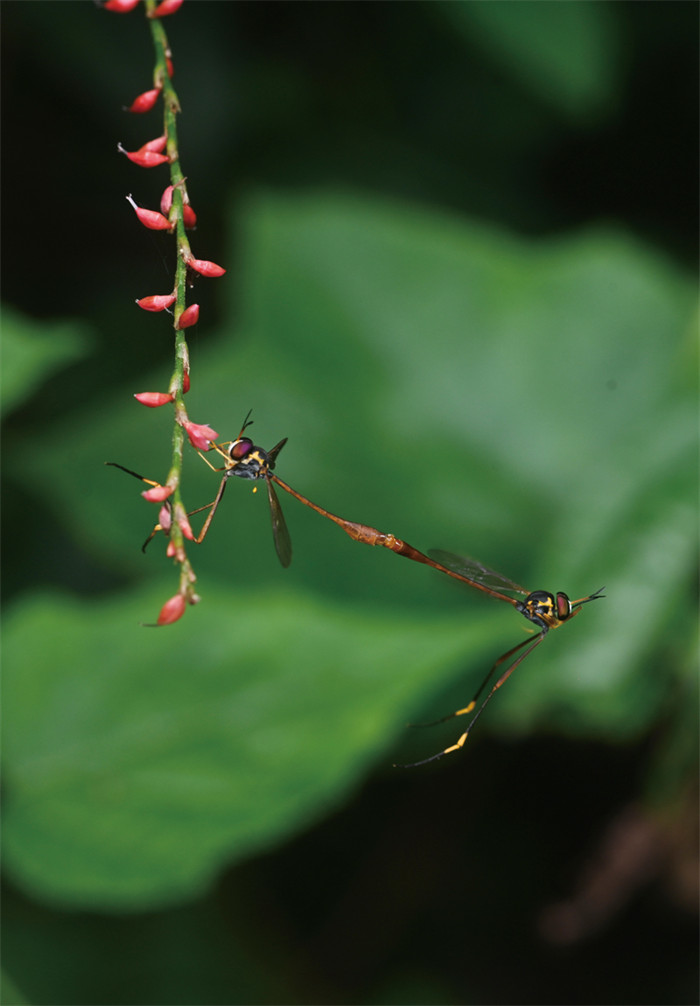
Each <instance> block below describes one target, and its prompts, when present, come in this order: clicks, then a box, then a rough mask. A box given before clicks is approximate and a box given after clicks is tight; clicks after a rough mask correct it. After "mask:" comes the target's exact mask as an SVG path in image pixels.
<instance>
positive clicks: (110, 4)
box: [103, 0, 139, 14]
mask: <svg viewBox="0 0 700 1006" xmlns="http://www.w3.org/2000/svg"><path fill="white" fill-rule="evenodd" d="M138 2H139V0H106V3H105V4H103V6H104V9H105V10H111V11H112V13H114V14H128V13H129V11H132V10H133V9H134V7H136V5H137V4H138Z"/></svg>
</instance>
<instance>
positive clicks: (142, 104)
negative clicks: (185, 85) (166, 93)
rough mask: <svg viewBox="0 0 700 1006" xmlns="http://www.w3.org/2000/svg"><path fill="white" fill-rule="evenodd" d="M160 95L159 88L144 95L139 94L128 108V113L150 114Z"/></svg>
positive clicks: (145, 92)
mask: <svg viewBox="0 0 700 1006" xmlns="http://www.w3.org/2000/svg"><path fill="white" fill-rule="evenodd" d="M159 94H160V88H159V87H154V88H153V89H152V90H151V91H144V92H143V94H137V96H136V97H135V98H134V100H133V101H132V102H131V104H130V105H129V107H128V108H127V112H135V113H137V114H139V115H140V114H142V113H143V112H150V111H151V109H152V108H153V106H154V105H155V103H156V102H157V101H158V95H159Z"/></svg>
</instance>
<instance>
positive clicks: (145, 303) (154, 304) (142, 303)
mask: <svg viewBox="0 0 700 1006" xmlns="http://www.w3.org/2000/svg"><path fill="white" fill-rule="evenodd" d="M175 300H176V297H175V294H174V293H154V294H151V296H150V297H142V298H141V299H140V300H137V301H136V303H137V304H138V306H139V307H141V308H143V310H144V311H165V309H166V308H168V307H170V306H171V305H172V304H174V303H175Z"/></svg>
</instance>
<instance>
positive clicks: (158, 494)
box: [141, 486, 175, 503]
mask: <svg viewBox="0 0 700 1006" xmlns="http://www.w3.org/2000/svg"><path fill="white" fill-rule="evenodd" d="M174 492H175V490H174V489H173V487H172V486H153V488H152V489H147V490H146V491H145V492H143V493H141V495H142V496H143V498H144V499H145V500H148V502H149V503H163V502H164V501H165V500H167V498H168V496H172V494H173V493H174Z"/></svg>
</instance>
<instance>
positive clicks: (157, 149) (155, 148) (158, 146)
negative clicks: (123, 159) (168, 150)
mask: <svg viewBox="0 0 700 1006" xmlns="http://www.w3.org/2000/svg"><path fill="white" fill-rule="evenodd" d="M167 142H168V137H167V136H166V135H165V133H163V135H162V136H156V138H155V139H154V140H148V142H147V143H144V145H143V146H142V147H139V150H150V151H152V152H153V153H154V154H160V153H161V151H163V150H165V145H166V144H167Z"/></svg>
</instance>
